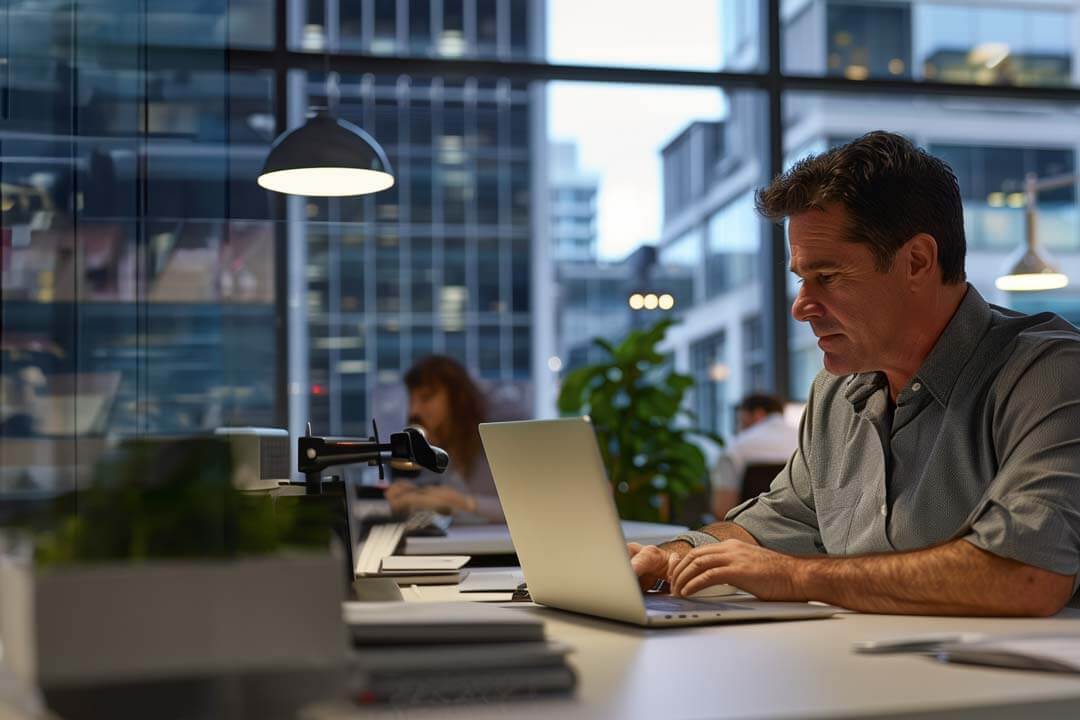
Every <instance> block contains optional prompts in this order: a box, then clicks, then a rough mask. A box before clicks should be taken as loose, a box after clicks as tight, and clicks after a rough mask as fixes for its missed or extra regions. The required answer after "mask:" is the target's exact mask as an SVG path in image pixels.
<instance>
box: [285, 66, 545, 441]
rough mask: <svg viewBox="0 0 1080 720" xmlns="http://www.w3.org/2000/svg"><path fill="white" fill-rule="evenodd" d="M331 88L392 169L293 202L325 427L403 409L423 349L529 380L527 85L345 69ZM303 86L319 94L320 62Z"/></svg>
mask: <svg viewBox="0 0 1080 720" xmlns="http://www.w3.org/2000/svg"><path fill="white" fill-rule="evenodd" d="M339 88H340V93H341V97H340V100H339V101H338V102H339V104H338V112H339V114H340V115H341V116H342V117H345V118H346V119H348V120H350V121H352V122H354V123H356V124H357V125H359V126H361V127H365V128H370V129H371V131H372V132H373V133H374V134H375V136H376V137H377V138H378V139H379V141H380V144H382V146H383V148H384V149H385V150H386V152H387V156H388V157H389V160H390V164H391V166H392V167H393V168H394V171H395V176H396V183H395V185H394V187H393V188H391V189H390V190H387V191H385V192H382V193H378V194H376V195H374V196H366V197H359V198H342V199H329V200H322V201H319V202H309V203H308V204H307V207H306V210H305V213H304V215H305V221H306V231H305V233H306V243H307V247H308V259H307V271H306V277H307V295H306V297H307V303H308V304H307V322H308V323H309V327H310V328H311V329H312V333H313V334H312V337H311V343H310V348H309V353H308V362H309V364H310V370H309V378H308V389H309V392H308V393H307V397H306V400H307V404H308V407H309V413H310V415H311V416H312V418H313V419H314V418H318V420H319V422H318V424H317V427H319V428H320V432H325V433H330V434H364V433H366V432H367V428H369V427H370V422H371V418H372V417H373V416H377V417H378V419H379V420H381V421H384V422H385V423H386V424H388V425H395V424H397V425H400V424H402V423H403V422H404V421H405V407H404V395H403V390H402V388H401V375H402V373H403V372H404V371H405V370H406V369H407V368H408V367H409V366H411V365H412V364H413V363H414V362H415V361H416V360H418V359H420V358H422V357H425V356H427V355H430V354H432V353H440V354H447V355H450V356H451V357H454V358H455V359H457V360H458V361H460V362H461V363H462V364H463V365H465V366H466V367H467V368H469V369H471V370H472V371H473V372H474V373H475V374H476V375H478V376H479V377H481V378H484V379H487V380H490V381H493V382H494V381H513V382H518V383H521V384H522V385H523V386H524V385H527V384H528V382H529V380H530V377H531V372H532V366H531V356H530V352H529V351H530V348H531V337H530V333H529V328H530V319H531V307H532V299H531V293H532V288H531V282H532V276H531V272H530V264H531V263H530V259H531V255H530V254H531V242H530V238H531V234H532V226H531V223H532V207H531V196H530V193H531V187H532V179H531V173H532V161H531V156H530V150H531V147H532V145H531V144H530V139H529V138H530V117H529V113H530V106H531V102H530V95H529V91H528V89H527V87H526V86H525V85H523V84H521V83H513V82H511V81H509V80H506V79H503V78H468V79H466V80H464V81H454V80H448V79H445V78H441V77H435V78H431V77H416V76H409V75H396V76H376V75H359V76H356V75H348V74H346V75H342V76H341V79H340V82H339ZM304 90H305V92H306V100H303V102H302V106H303V107H309V106H310V107H319V106H324V105H326V104H327V103H328V102H329V100H328V98H327V96H326V83H325V76H324V75H323V74H322V73H318V74H312V75H310V76H308V77H307V78H305V82H304ZM344 348H348V349H349V350H348V352H345V351H344V350H343V349H344ZM376 406H378V409H377V408H376Z"/></svg>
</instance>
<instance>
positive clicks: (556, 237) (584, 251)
mask: <svg viewBox="0 0 1080 720" xmlns="http://www.w3.org/2000/svg"><path fill="white" fill-rule="evenodd" d="M548 147H549V150H548V157H549V158H550V161H549V166H548V176H549V177H550V183H551V248H552V256H551V259H552V260H553V261H554V262H592V261H595V260H596V193H597V189H598V182H597V180H596V178H595V177H594V176H592V175H589V174H588V173H585V172H583V171H582V170H581V168H580V167H579V166H578V148H577V145H576V144H575V143H573V142H567V141H555V140H553V141H551V142H550V143H549V145H548Z"/></svg>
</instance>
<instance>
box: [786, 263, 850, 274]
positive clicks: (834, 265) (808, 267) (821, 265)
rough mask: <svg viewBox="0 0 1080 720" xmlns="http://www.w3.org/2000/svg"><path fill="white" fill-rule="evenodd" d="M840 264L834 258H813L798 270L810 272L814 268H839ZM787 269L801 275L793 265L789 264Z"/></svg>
mask: <svg viewBox="0 0 1080 720" xmlns="http://www.w3.org/2000/svg"><path fill="white" fill-rule="evenodd" d="M841 267H842V265H841V264H840V263H838V262H836V261H834V260H813V261H811V262H808V263H806V264H805V265H803V266H802V267H801V268H800V270H802V272H804V273H805V272H811V271H814V270H839V269H840V268H841ZM788 270H790V271H791V272H792V273H794V274H796V275H801V274H802V273H800V272H799V270H796V269H795V265H794V264H793V265H791V266H790V267H789V268H788Z"/></svg>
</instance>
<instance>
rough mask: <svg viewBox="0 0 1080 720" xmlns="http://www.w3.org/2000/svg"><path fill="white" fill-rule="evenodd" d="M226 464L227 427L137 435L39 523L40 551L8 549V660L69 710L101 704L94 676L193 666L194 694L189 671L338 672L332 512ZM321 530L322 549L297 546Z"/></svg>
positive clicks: (142, 676)
mask: <svg viewBox="0 0 1080 720" xmlns="http://www.w3.org/2000/svg"><path fill="white" fill-rule="evenodd" d="M231 470H232V457H231V446H230V444H229V443H228V441H227V440H224V439H220V438H188V439H182V440H174V441H167V442H166V441H151V440H140V441H133V442H127V443H125V444H124V445H122V446H121V448H119V449H118V450H117V451H116V452H115V453H114V454H113V455H112V456H111V457H110V458H109V459H107V460H106V461H103V462H102V463H100V464H99V465H98V467H97V468H96V471H95V479H94V482H93V483H92V484H91V486H90V487H88V488H85V489H83V490H81V491H79V493H78V495H77V496H69V497H63V498H61V499H60V501H59V502H58V508H57V510H58V514H57V515H53V516H52V517H50V518H48V520H47V521H45V522H39V523H37V524H36V525H33V526H31V527H29V528H28V530H29V533H28V535H29V536H30V537H32V538H33V543H32V545H33V550H32V551H30V550H29V549H28V548H29V546H30V544H29V543H25V542H24V543H22V548H23V549H24V552H21V553H20V552H10V551H9V552H8V553H6V554H4V555H3V556H0V641H2V643H3V648H4V660H5V663H7V664H8V665H9V666H10V667H11V668H12V669H13V671H14V672H15V674H16V676H17V677H19V678H20V679H21V680H22V681H23V682H25V683H27V684H29V685H34V684H37V685H39V686H40V687H41V688H42V689H43V690H44V691H45V695H46V698H47V699H49V702H50V705H53V706H54V709H57V710H60V711H61V712H62V713H63V714H64V717H68V716H69V713H70V712H72V710H71V708H72V707H75V708H77V711H76V712H75V714H76V715H78V714H81V712H80V711H78V710H81V708H82V707H85V706H87V705H90V704H93V703H88V702H87V701H86V700H85V693H86V691H87V690H86V689H87V688H100V687H103V686H111V687H117V686H127V687H130V686H131V685H133V684H134V685H138V684H140V683H142V684H143V686H144V687H145V686H146V685H147V684H149V685H154V684H156V687H162V686H163V683H164V685H168V681H170V680H176V679H180V678H183V679H185V682H188V686H186V687H187V691H185V692H186V693H187V694H188V695H190V693H189V692H188V691H189V690H190V687H189V686H190V679H192V678H210V679H213V681H214V682H219V684H220V679H221V678H222V677H226V676H236V677H238V676H248V677H251V676H253V675H258V674H260V673H261V674H263V675H265V674H267V673H271V674H276V675H279V676H280V675H281V674H282V673H287V672H288V671H290V670H294V669H295V670H303V671H308V672H315V673H316V674H320V675H322V676H324V677H335V676H336V677H337V679H338V681H340V677H339V674H340V673H341V672H342V671H343V667H344V661H345V657H346V648H347V642H346V632H345V630H344V627H343V622H342V616H341V600H342V598H343V596H344V588H343V577H342V573H341V567H342V566H341V560H340V558H338V557H335V556H334V555H333V554H332V553H331V552H329V522H328V521H326V522H325V523H324V524H322V525H321V527H322V532H314V533H313V532H312V529H313V528H316V527H318V526H319V522H318V519H313V518H310V517H302V516H301V515H300V514H299V510H300V508H299V507H298V506H291V505H286V504H285V503H282V502H276V501H275V499H274V498H272V497H271V496H269V495H265V494H263V495H253V494H250V493H243V492H241V491H240V490H237V489H236V488H234V487H233V483H232V477H231ZM75 503H77V505H76V504H75ZM297 531H299V536H298V533H297ZM303 535H307V537H306V538H300V540H301V542H299V543H298V542H297V540H298V537H300V536H303ZM25 537H26V536H25V535H24V538H25ZM312 539H314V540H315V541H316V542H317V543H318V544H319V547H318V550H317V551H315V552H312V549H311V548H310V547H308V548H306V549H298V548H297V547H296V546H297V545H298V544H299V545H308V544H310V542H311V540H312ZM10 549H11V548H9V550H10ZM279 685H280V684H279ZM72 690H79V691H81V692H83V698H84V699H83V701H82V702H77V701H74V700H71V698H72V696H71V692H70V691H72ZM220 690H221V689H220V687H219V688H218V690H217V691H216V692H219V694H220ZM228 692H234V693H235V688H233V689H232V690H230V691H227V692H226V694H227V693H228ZM321 692H325V687H323V688H322V690H321ZM143 694H145V693H143ZM210 694H213V693H210ZM302 694H303V693H300V694H299V695H298V694H297V693H292V694H291V695H290V696H289V697H291V698H292V699H293V700H297V699H299V698H300V696H301V695H302ZM137 695H138V694H134V695H131V694H129V695H128V696H127V697H133V696H137ZM54 698H59V699H60V701H61V702H60V704H61V705H62V706H63V708H62V707H57V706H56V705H55V704H54V702H53V699H54ZM95 698H96V699H95V701H94V702H96V701H97V700H100V697H98V696H95ZM65 699H67V701H66V702H65ZM279 709H280V708H279ZM168 710H169V704H168V703H163V704H161V706H160V707H158V708H157V709H156V710H155V715H156V716H157V717H168V716H169V715H170V713H169V712H168ZM178 712H179V711H178Z"/></svg>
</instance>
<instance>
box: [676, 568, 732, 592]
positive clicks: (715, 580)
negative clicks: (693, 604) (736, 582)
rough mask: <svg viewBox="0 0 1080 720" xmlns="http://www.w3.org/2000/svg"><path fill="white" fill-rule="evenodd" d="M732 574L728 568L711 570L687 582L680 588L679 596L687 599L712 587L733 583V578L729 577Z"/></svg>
mask: <svg viewBox="0 0 1080 720" xmlns="http://www.w3.org/2000/svg"><path fill="white" fill-rule="evenodd" d="M730 574H731V571H730V569H729V568H726V567H714V568H710V569H708V570H706V571H704V572H702V573H701V574H700V575H696V576H694V577H692V578H690V579H689V580H687V581H686V583H685V584H684V585H683V586H682V587H680V588H679V591H678V594H679V595H682V596H684V597H686V596H689V595H693V594H694V593H696V592H698V591H699V590H704V589H705V588H707V587H710V586H712V585H720V584H722V583H728V582H731V578H730V577H729V576H730ZM672 594H673V595H674V594H675V593H674V592H673V593H672Z"/></svg>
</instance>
